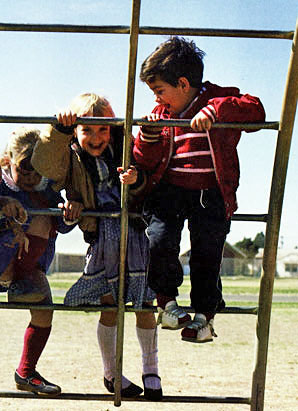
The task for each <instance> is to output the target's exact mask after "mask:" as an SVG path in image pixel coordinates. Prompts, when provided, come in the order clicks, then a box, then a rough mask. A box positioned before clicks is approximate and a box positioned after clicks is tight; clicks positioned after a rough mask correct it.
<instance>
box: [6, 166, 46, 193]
mask: <svg viewBox="0 0 298 411" xmlns="http://www.w3.org/2000/svg"><path fill="white" fill-rule="evenodd" d="M10 172H11V177H12V179H13V181H14V182H15V184H16V185H17V186H18V187H19V189H20V190H22V191H34V187H35V186H36V185H37V184H39V183H40V180H41V175H40V174H38V173H37V172H36V171H35V170H34V168H33V167H32V166H31V163H30V158H25V159H24V160H22V161H21V163H20V165H18V166H17V165H15V164H13V163H11V164H10Z"/></svg>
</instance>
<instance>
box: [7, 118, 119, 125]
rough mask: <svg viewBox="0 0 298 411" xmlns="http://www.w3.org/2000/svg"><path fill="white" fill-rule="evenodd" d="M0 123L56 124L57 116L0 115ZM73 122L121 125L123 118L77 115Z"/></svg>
mask: <svg viewBox="0 0 298 411" xmlns="http://www.w3.org/2000/svg"><path fill="white" fill-rule="evenodd" d="M0 123H29V124H57V123H58V120H57V117H55V116H52V117H44V116H0ZM75 124H108V125H110V126H123V125H124V119H123V118H117V117H78V120H77V121H76V123H75Z"/></svg>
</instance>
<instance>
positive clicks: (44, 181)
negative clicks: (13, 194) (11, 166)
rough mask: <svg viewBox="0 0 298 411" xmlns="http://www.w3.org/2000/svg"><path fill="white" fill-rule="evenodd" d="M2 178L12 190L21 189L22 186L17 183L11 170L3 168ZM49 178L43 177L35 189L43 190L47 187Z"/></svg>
mask: <svg viewBox="0 0 298 411" xmlns="http://www.w3.org/2000/svg"><path fill="white" fill-rule="evenodd" d="M2 179H3V181H4V183H5V184H6V185H7V187H8V188H10V189H11V190H12V191H21V190H20V188H19V187H18V186H17V185H16V184H15V182H14V181H13V178H12V177H11V174H10V170H5V169H2ZM48 182H49V180H48V179H47V178H45V177H41V180H40V182H39V183H38V184H37V185H36V186H35V187H34V191H43V190H45V189H46V187H47V185H48Z"/></svg>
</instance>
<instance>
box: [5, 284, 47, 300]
mask: <svg viewBox="0 0 298 411" xmlns="http://www.w3.org/2000/svg"><path fill="white" fill-rule="evenodd" d="M7 295H8V301H9V302H12V303H38V302H40V301H42V300H43V299H44V298H45V295H44V294H43V293H42V292H41V290H40V289H39V288H37V287H36V286H34V285H33V284H32V282H31V281H29V280H18V281H14V282H12V283H11V285H10V287H9V288H8V293H7Z"/></svg>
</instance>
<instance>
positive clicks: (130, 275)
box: [32, 93, 162, 400]
mask: <svg viewBox="0 0 298 411" xmlns="http://www.w3.org/2000/svg"><path fill="white" fill-rule="evenodd" d="M77 116H78V117H115V114H114V112H113V110H112V107H111V105H110V103H109V102H108V101H107V100H106V99H105V98H103V97H101V96H98V95H96V94H94V93H86V94H82V95H79V96H78V97H76V98H75V99H74V100H73V101H72V103H71V104H70V107H69V109H68V110H67V111H65V112H61V113H59V114H58V115H57V120H58V124H57V125H55V127H53V126H49V128H48V130H47V131H46V132H45V133H44V135H43V136H42V140H41V142H40V143H39V144H38V145H37V147H36V149H35V154H34V156H33V159H32V163H33V165H34V167H35V168H36V169H37V170H39V172H42V173H43V174H44V175H46V176H47V177H49V178H52V179H54V180H55V181H56V182H57V185H56V187H57V189H59V190H60V189H66V193H67V198H68V200H69V203H68V205H67V206H66V207H65V212H64V214H65V217H66V218H67V219H70V220H74V219H79V222H78V224H79V227H80V228H81V230H82V231H83V233H84V239H85V241H86V242H88V243H89V244H90V247H89V249H88V251H87V256H86V266H85V269H84V273H83V275H82V277H81V278H80V279H79V280H78V281H77V282H76V283H75V284H74V285H73V286H72V287H71V288H70V290H69V291H68V292H67V294H66V297H65V301H64V302H65V304H66V305H71V306H78V305H88V304H92V305H94V304H97V305H99V304H104V305H109V304H110V305H115V304H116V303H117V300H118V287H119V259H120V221H119V219H116V218H111V217H101V218H100V219H95V218H93V217H80V214H81V211H82V209H89V210H98V211H103V212H113V211H120V209H121V199H120V192H121V190H120V188H121V184H129V185H130V194H131V195H133V196H134V197H135V198H137V195H138V192H139V191H140V190H141V189H142V187H143V185H144V184H145V178H144V174H143V173H141V172H139V171H138V170H137V169H136V168H135V167H134V166H133V165H132V166H130V167H129V168H128V169H127V170H126V171H124V170H123V168H122V167H121V166H120V165H121V162H122V151H123V130H122V129H120V128H114V127H110V126H106V125H83V124H79V125H77V126H76V125H75V123H76V120H77ZM46 159H48V160H47V161H45V160H46ZM148 246H149V245H148V239H147V237H146V235H145V231H144V226H140V221H135V220H134V221H131V220H129V226H128V244H127V256H126V267H127V271H126V279H125V284H126V289H125V302H126V303H127V302H131V303H132V304H133V305H134V307H136V308H141V307H142V306H143V304H151V303H152V301H153V299H154V297H155V295H154V293H153V292H152V290H151V289H149V288H148V287H147V275H146V273H147V265H148ZM116 315H117V313H116V312H115V311H110V312H109V311H103V312H101V316H100V320H99V323H98V329H97V337H98V343H99V347H100V350H101V354H102V359H103V365H104V385H105V387H106V388H107V390H108V391H109V392H114V379H115V373H116V333H117V330H116ZM136 332H137V337H138V340H139V342H140V345H141V350H142V359H143V373H142V379H143V384H144V395H145V397H146V398H147V399H149V400H159V399H161V397H162V389H161V384H160V377H159V376H158V366H157V362H158V361H157V333H156V321H155V316H154V313H153V312H137V313H136ZM142 391H143V390H142V388H141V387H138V386H137V385H135V384H133V383H132V382H131V381H129V380H128V379H127V378H125V377H124V376H122V390H121V395H122V396H123V397H136V396H138V395H140V394H141V392H142Z"/></svg>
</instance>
